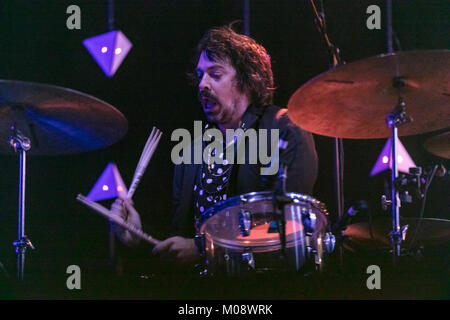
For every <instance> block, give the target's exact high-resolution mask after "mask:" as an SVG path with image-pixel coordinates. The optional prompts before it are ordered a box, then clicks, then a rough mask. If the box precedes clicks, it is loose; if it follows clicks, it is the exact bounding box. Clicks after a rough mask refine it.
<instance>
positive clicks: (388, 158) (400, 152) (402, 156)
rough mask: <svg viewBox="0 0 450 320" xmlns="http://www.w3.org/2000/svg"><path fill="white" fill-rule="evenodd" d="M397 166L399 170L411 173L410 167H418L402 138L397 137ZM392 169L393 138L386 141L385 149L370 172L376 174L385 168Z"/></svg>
mask: <svg viewBox="0 0 450 320" xmlns="http://www.w3.org/2000/svg"><path fill="white" fill-rule="evenodd" d="M397 159H398V160H397V168H398V171H401V172H404V173H409V168H413V167H416V164H415V163H414V161H413V160H412V158H411V157H410V156H409V154H408V151H406V149H405V147H404V146H403V144H402V143H401V142H400V139H398V138H397ZM388 169H392V138H389V139H388V140H387V141H386V144H385V145H384V147H383V151H381V154H380V155H379V156H378V159H377V162H375V165H374V166H373V168H372V171H371V172H370V176H374V175H376V174H378V173H380V172H383V171H385V170H388Z"/></svg>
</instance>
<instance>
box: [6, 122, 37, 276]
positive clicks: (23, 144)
mask: <svg viewBox="0 0 450 320" xmlns="http://www.w3.org/2000/svg"><path fill="white" fill-rule="evenodd" d="M11 130H12V135H11V137H10V138H9V144H10V146H11V147H12V148H13V149H14V152H16V153H19V158H20V169H19V170H20V172H19V175H20V180H19V215H18V216H19V223H18V238H17V241H14V243H13V245H14V246H15V247H16V254H17V278H18V279H19V280H23V274H24V268H25V251H26V249H27V248H28V247H30V248H31V249H33V250H34V246H33V244H32V243H31V241H30V239H28V237H27V236H26V235H25V177H26V152H27V151H28V150H30V148H31V142H30V139H29V138H27V137H25V136H24V135H23V134H22V133H21V132H20V131H19V130H18V129H16V128H15V126H12V127H11Z"/></svg>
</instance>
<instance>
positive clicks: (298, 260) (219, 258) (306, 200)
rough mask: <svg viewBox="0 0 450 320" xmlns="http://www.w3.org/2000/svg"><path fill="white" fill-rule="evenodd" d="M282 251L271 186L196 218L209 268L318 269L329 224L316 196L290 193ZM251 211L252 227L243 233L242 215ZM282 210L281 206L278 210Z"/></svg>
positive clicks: (233, 272)
mask: <svg viewBox="0 0 450 320" xmlns="http://www.w3.org/2000/svg"><path fill="white" fill-rule="evenodd" d="M286 196H287V197H288V198H290V199H291V203H288V204H287V205H286V206H285V209H284V217H285V221H286V246H285V250H284V254H283V251H282V246H281V242H280V234H279V233H278V232H277V228H276V227H277V222H276V221H279V220H277V215H276V214H275V212H276V211H277V209H276V206H274V200H273V193H272V192H257V193H251V194H246V195H242V196H238V197H234V198H230V199H228V200H226V201H223V202H222V203H219V204H217V205H216V206H214V207H212V208H210V209H209V210H207V211H206V212H205V214H204V215H203V216H202V219H199V221H197V227H198V233H199V235H200V236H201V238H202V240H203V248H202V252H203V255H204V258H205V267H206V271H207V273H208V274H212V275H216V274H219V275H223V274H225V275H228V276H241V275H247V274H252V273H260V272H266V271H303V270H310V269H311V268H314V269H318V268H319V269H320V268H321V265H322V263H323V250H322V238H323V235H324V234H325V230H326V226H327V218H326V208H325V206H324V205H323V204H322V203H320V202H319V201H317V200H315V199H314V198H312V197H309V196H305V195H301V194H294V193H290V194H286ZM242 211H246V212H249V213H250V216H251V219H250V220H251V226H252V227H251V229H250V234H249V235H248V236H244V235H243V234H242V229H241V225H240V223H239V222H240V220H239V216H240V213H241V212H242ZM280 212H281V211H278V214H280Z"/></svg>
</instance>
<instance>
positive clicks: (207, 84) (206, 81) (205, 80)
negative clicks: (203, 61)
mask: <svg viewBox="0 0 450 320" xmlns="http://www.w3.org/2000/svg"><path fill="white" fill-rule="evenodd" d="M210 80H211V79H210V78H209V76H208V75H207V74H205V75H203V77H202V79H201V80H200V83H199V84H198V88H199V89H200V91H203V90H209V91H210V90H211V81H210Z"/></svg>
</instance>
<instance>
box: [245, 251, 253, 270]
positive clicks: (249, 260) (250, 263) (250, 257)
mask: <svg viewBox="0 0 450 320" xmlns="http://www.w3.org/2000/svg"><path fill="white" fill-rule="evenodd" d="M242 262H243V263H244V264H246V265H248V268H249V269H255V259H254V258H253V252H252V250H251V249H249V248H246V249H245V250H244V252H243V253H242Z"/></svg>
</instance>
